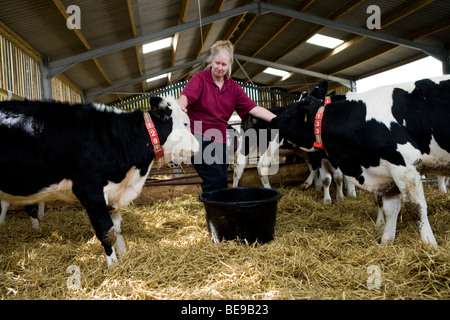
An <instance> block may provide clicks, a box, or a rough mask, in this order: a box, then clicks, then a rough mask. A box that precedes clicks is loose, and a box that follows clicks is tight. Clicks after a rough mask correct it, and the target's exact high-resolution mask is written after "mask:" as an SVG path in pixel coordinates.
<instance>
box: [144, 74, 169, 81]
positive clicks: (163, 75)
mask: <svg viewBox="0 0 450 320" xmlns="http://www.w3.org/2000/svg"><path fill="white" fill-rule="evenodd" d="M167 75H168V74H167V73H163V74H160V75H159V76H156V77H153V78H150V79H147V80H146V81H147V82H152V81H156V80H159V79H163V78H166V77H167Z"/></svg>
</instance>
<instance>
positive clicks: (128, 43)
mask: <svg viewBox="0 0 450 320" xmlns="http://www.w3.org/2000/svg"><path fill="white" fill-rule="evenodd" d="M249 11H258V12H260V11H261V4H260V3H259V2H252V3H250V4H248V5H244V6H241V7H237V8H234V9H230V10H227V11H222V12H219V13H216V14H213V15H211V16H208V17H204V18H202V24H204V25H205V24H209V23H213V22H216V21H219V20H223V19H227V18H231V17H234V16H237V15H240V14H242V13H245V12H249ZM199 23H200V19H197V20H194V21H190V22H186V23H182V24H179V25H176V26H173V27H169V28H166V29H164V30H160V31H157V32H153V33H150V34H147V35H143V36H140V37H136V38H132V39H128V40H125V41H120V42H117V43H114V44H112V45H109V46H105V47H102V48H98V49H93V50H89V51H86V52H83V53H80V54H77V55H74V56H71V57H68V58H64V59H61V60H57V61H53V62H50V63H49V70H48V72H49V74H48V76H50V77H54V76H56V75H58V74H60V73H61V72H63V71H65V70H67V69H68V68H70V67H72V66H73V65H75V64H77V63H79V62H82V61H86V60H89V59H93V58H95V57H99V56H102V55H105V54H109V53H112V52H116V51H119V50H123V49H126V48H129V47H132V46H136V45H140V44H142V43H146V42H150V41H153V40H155V39H159V38H164V37H168V36H171V35H173V34H175V33H177V32H181V31H183V30H186V29H190V28H194V27H198V25H199Z"/></svg>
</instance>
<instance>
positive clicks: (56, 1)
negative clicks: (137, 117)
mask: <svg viewBox="0 0 450 320" xmlns="http://www.w3.org/2000/svg"><path fill="white" fill-rule="evenodd" d="M53 3H54V5H55V6H56V7H57V8H58V10H59V12H60V13H61V14H62V16H63V17H64V19H65V20H66V21H67V19H69V15H68V14H67V12H66V8H64V5H63V4H62V3H61V1H60V0H53ZM73 32H74V33H75V35H76V36H77V37H78V39H79V40H80V41H81V42H82V43H83V45H84V47H85V48H86V49H87V50H91V46H90V44H89V42H88V41H87V40H86V38H85V37H84V35H83V34H82V33H81V31H80V30H78V29H77V28H74V29H73ZM93 61H94V63H95V65H96V66H97V69H98V70H99V71H100V73H101V75H102V76H103V78H104V79H105V80H106V82H107V83H108V84H109V85H112V81H111V79H110V78H109V77H108V75H107V74H106V72H105V69H103V67H102V66H101V64H100V62H99V61H98V59H96V58H94V59H93ZM117 97H118V98H119V100H121V101H122V100H123V99H122V97H121V96H120V95H119V94H118V95H117Z"/></svg>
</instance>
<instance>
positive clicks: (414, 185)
mask: <svg viewBox="0 0 450 320" xmlns="http://www.w3.org/2000/svg"><path fill="white" fill-rule="evenodd" d="M391 175H392V177H393V178H394V181H395V184H396V185H397V187H398V188H399V190H400V192H401V193H402V196H403V201H404V208H405V211H406V212H408V213H410V214H411V216H412V218H413V220H414V221H415V222H416V224H417V226H418V228H419V232H420V237H421V239H422V241H423V242H424V243H425V244H427V245H430V246H432V247H437V243H436V239H435V238H434V234H433V231H432V230H431V226H430V222H429V221H428V215H427V202H426V200H425V194H424V191H423V185H422V180H421V176H420V174H419V173H418V172H417V170H416V169H415V168H411V167H401V168H398V167H396V168H395V169H393V170H391Z"/></svg>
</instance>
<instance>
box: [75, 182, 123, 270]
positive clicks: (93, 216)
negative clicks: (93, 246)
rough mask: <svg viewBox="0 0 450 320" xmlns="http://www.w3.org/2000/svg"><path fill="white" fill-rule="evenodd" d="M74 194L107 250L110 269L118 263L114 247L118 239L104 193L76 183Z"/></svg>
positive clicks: (107, 261)
mask: <svg viewBox="0 0 450 320" xmlns="http://www.w3.org/2000/svg"><path fill="white" fill-rule="evenodd" d="M80 185H81V187H80ZM73 192H74V194H75V195H76V196H77V198H78V199H79V200H80V202H81V203H82V204H83V206H84V207H85V208H86V211H87V213H88V215H89V219H90V220H91V223H92V226H93V227H94V231H95V234H96V235H97V238H98V239H99V240H100V242H101V244H102V245H103V248H104V249H105V255H106V264H107V265H108V267H109V266H111V265H112V264H113V262H114V261H117V256H116V252H115V250H114V247H113V246H114V244H115V243H116V239H117V237H116V231H115V228H114V224H113V222H112V220H111V216H110V214H109V209H108V206H107V204H106V201H105V197H104V195H103V192H102V190H101V188H93V187H92V188H89V187H88V186H87V185H86V184H82V183H80V184H79V185H78V184H75V183H74V186H73Z"/></svg>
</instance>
